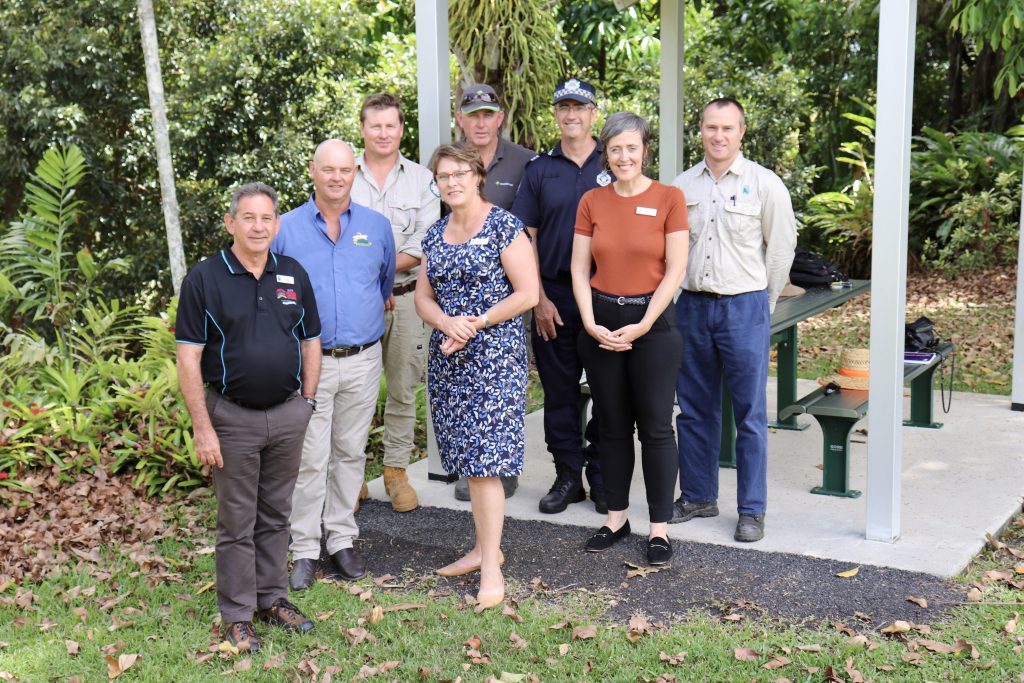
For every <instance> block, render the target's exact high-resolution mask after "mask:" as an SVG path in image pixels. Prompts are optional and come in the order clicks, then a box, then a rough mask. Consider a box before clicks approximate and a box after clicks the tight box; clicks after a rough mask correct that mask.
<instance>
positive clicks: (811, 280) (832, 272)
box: [789, 249, 846, 287]
mask: <svg viewBox="0 0 1024 683" xmlns="http://www.w3.org/2000/svg"><path fill="white" fill-rule="evenodd" d="M845 279H846V278H845V277H843V274H842V273H841V272H839V264H838V263H835V262H833V261H829V260H827V259H824V258H822V257H820V256H818V255H817V254H815V253H814V252H811V251H807V250H806V249H797V250H796V255H795V256H794V257H793V265H792V267H791V268H790V269H789V281H790V282H792V283H793V284H794V285H797V286H800V287H825V286H828V285H829V284H831V283H833V282H838V281H840V280H845Z"/></svg>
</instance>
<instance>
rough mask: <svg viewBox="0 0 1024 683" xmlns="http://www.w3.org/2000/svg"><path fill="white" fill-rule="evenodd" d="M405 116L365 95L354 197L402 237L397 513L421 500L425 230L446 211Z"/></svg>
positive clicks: (392, 407)
mask: <svg viewBox="0 0 1024 683" xmlns="http://www.w3.org/2000/svg"><path fill="white" fill-rule="evenodd" d="M404 123H405V119H404V116H403V114H402V103H401V102H400V101H399V100H398V98H396V97H395V96H394V95H390V94H388V93H377V94H375V95H369V96H368V97H366V99H364V100H363V104H362V107H361V108H360V110H359V125H360V131H361V133H362V136H363V146H364V149H365V151H364V152H363V153H362V154H361V155H359V157H357V158H356V175H355V180H354V181H353V184H352V201H354V202H356V203H358V204H362V205H363V206H368V207H370V208H371V209H373V210H374V211H377V212H378V213H382V214H384V216H385V217H386V218H387V219H388V220H389V221H391V231H392V233H393V234H394V237H395V249H396V251H397V258H396V261H395V271H396V272H395V287H394V290H393V294H392V299H391V301H390V302H389V305H388V306H387V308H386V310H385V312H384V337H383V338H382V339H381V343H382V344H383V352H384V376H385V378H386V380H387V390H388V398H387V403H386V404H385V406H384V488H385V490H386V491H387V493H388V496H389V497H390V498H391V506H392V507H393V508H394V510H395V512H409V511H410V510H415V509H416V507H417V506H418V505H419V499H418V498H417V497H416V491H415V490H414V489H413V488H412V486H411V485H410V484H409V478H408V476H407V475H406V468H407V467H408V466H409V459H410V457H411V456H412V452H413V449H414V445H413V437H414V434H415V431H416V393H415V389H416V385H417V384H419V383H420V380H421V378H422V375H423V353H424V352H423V339H424V333H423V321H422V320H420V317H419V316H418V315H416V308H415V306H414V305H413V290H415V288H416V273H417V272H418V271H419V266H420V258H421V257H422V256H423V252H421V251H420V242H421V241H422V239H423V234H424V233H425V232H426V231H427V228H428V227H430V225H432V224H433V223H434V222H436V221H437V219H438V218H440V216H441V203H440V200H439V199H438V197H437V195H436V194H435V193H434V190H433V186H432V183H433V180H434V178H433V176H432V175H431V173H430V171H429V170H427V169H426V168H424V167H423V166H420V165H419V164H417V163H415V162H412V161H409V160H408V159H406V158H405V157H404V156H402V153H401V152H400V151H399V150H398V146H399V144H400V143H401V141H402V133H403V130H404Z"/></svg>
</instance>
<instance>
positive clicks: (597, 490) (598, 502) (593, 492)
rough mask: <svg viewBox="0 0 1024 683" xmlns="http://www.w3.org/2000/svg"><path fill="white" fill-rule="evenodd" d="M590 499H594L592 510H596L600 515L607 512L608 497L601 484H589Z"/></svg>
mask: <svg viewBox="0 0 1024 683" xmlns="http://www.w3.org/2000/svg"><path fill="white" fill-rule="evenodd" d="M590 500H592V501H594V512H598V513H600V514H602V515H607V514H608V498H607V497H606V495H605V490H604V486H603V485H602V484H591V485H590Z"/></svg>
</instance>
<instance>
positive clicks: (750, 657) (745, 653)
mask: <svg viewBox="0 0 1024 683" xmlns="http://www.w3.org/2000/svg"><path fill="white" fill-rule="evenodd" d="M732 656H733V657H735V658H736V661H738V662H755V661H757V657H758V654H757V652H755V651H754V650H751V649H750V648H749V647H736V648H733V650H732Z"/></svg>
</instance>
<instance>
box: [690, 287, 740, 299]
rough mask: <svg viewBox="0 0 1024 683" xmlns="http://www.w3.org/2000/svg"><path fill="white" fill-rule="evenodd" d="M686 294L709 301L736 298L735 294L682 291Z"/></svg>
mask: <svg viewBox="0 0 1024 683" xmlns="http://www.w3.org/2000/svg"><path fill="white" fill-rule="evenodd" d="M684 291H685V292H686V293H687V294H696V295H697V296H706V297H707V298H709V299H724V298H726V297H728V296H736V295H735V294H719V293H718V292H695V291H693V290H692V289H687V290H684Z"/></svg>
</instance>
